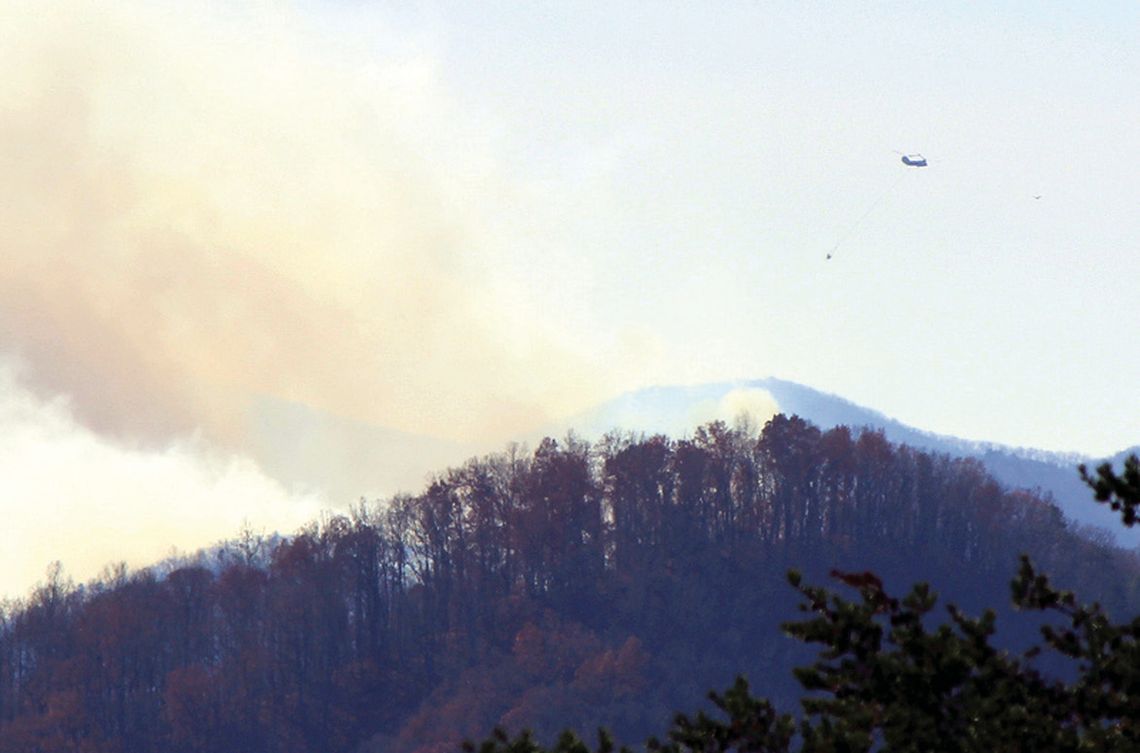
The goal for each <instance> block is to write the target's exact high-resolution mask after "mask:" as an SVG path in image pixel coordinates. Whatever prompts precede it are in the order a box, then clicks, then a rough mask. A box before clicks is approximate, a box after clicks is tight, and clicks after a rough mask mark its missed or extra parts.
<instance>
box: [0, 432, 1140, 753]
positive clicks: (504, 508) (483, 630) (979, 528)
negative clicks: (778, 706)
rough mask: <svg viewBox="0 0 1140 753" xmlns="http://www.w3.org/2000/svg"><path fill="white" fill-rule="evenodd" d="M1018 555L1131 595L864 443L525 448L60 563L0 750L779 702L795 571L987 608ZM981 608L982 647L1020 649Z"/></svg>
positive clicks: (1024, 515) (1106, 599)
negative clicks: (991, 633) (97, 557)
mask: <svg viewBox="0 0 1140 753" xmlns="http://www.w3.org/2000/svg"><path fill="white" fill-rule="evenodd" d="M1022 552H1028V553H1029V554H1031V555H1032V557H1033V558H1034V561H1035V562H1036V563H1038V564H1039V565H1040V566H1041V567H1042V569H1044V570H1047V571H1048V572H1051V573H1053V574H1054V575H1055V579H1056V580H1057V582H1058V583H1059V584H1061V585H1063V586H1065V587H1068V588H1074V589H1076V590H1078V591H1079V592H1080V593H1081V594H1082V595H1084V596H1085V597H1086V598H1097V599H1099V600H1100V601H1101V603H1103V604H1105V605H1106V606H1107V607H1108V608H1109V610H1110V611H1114V610H1116V611H1133V612H1134V611H1135V609H1136V605H1137V604H1138V603H1140V598H1138V573H1140V567H1138V565H1137V561H1136V557H1135V556H1134V554H1131V553H1127V552H1123V551H1121V550H1118V549H1114V548H1112V547H1111V546H1109V545H1108V544H1107V542H1106V539H1104V538H1101V539H1098V538H1097V537H1095V536H1093V537H1089V536H1087V535H1083V534H1082V533H1081V532H1076V531H1073V530H1071V529H1070V528H1068V527H1067V526H1066V524H1065V522H1064V520H1063V519H1062V517H1061V515H1060V513H1059V512H1058V511H1057V509H1056V508H1055V507H1054V506H1052V505H1051V504H1050V503H1049V502H1048V500H1044V499H1041V498H1040V497H1039V496H1038V495H1036V494H1034V493H1032V492H1028V491H1017V490H1007V489H1003V488H1002V487H1001V486H1000V485H999V484H997V483H996V482H995V481H994V480H993V479H992V478H991V477H990V476H988V475H987V474H986V472H985V470H984V468H983V467H982V466H981V465H980V464H978V463H977V462H976V461H971V460H962V459H953V458H950V457H948V456H941V455H931V454H927V453H923V452H919V451H916V450H914V449H911V448H908V447H906V446H894V445H891V444H890V443H888V442H887V441H886V440H885V439H884V437H883V436H882V435H881V434H879V433H876V432H873V431H852V430H850V429H848V428H844V427H840V428H836V429H832V430H830V431H826V432H821V431H820V430H819V429H818V428H816V427H814V426H812V425H811V424H809V423H807V422H805V421H803V420H802V419H800V418H798V417H794V416H793V417H787V416H783V415H778V416H776V417H774V418H773V419H772V420H771V421H769V422H768V423H767V424H766V425H765V427H764V428H763V430H762V431H761V432H759V434H758V435H757V433H756V432H755V431H753V430H750V429H749V427H747V426H740V427H736V428H730V427H728V426H726V425H724V424H722V423H713V424H710V425H708V426H705V427H702V428H701V429H699V430H698V431H697V432H696V433H695V435H694V436H692V437H691V438H687V439H681V440H674V439H669V438H666V437H662V436H653V437H641V436H636V437H635V436H623V435H616V434H615V435H611V436H608V437H606V438H604V439H603V440H602V441H600V442H597V443H594V444H590V443H587V442H584V441H580V440H577V439H574V438H573V437H570V438H567V439H566V440H563V441H555V440H552V439H546V440H543V441H542V442H541V443H540V444H539V446H538V447H537V448H536V449H535V450H534V451H533V452H528V451H524V450H522V449H520V448H517V447H515V448H511V449H510V450H508V451H506V452H504V453H501V454H497V455H492V456H488V457H484V458H480V459H473V460H471V461H469V462H468V463H467V464H466V465H464V466H463V467H460V468H454V469H451V470H448V471H446V472H445V473H442V474H440V475H439V476H438V477H437V478H435V479H434V480H432V481H431V482H430V483H429V484H428V486H427V488H426V489H425V490H424V491H423V492H422V493H420V494H418V495H415V496H398V497H395V498H392V499H389V500H384V501H382V502H377V503H372V504H366V503H363V502H362V503H361V504H360V505H359V506H358V507H356V508H354V509H353V510H352V512H351V514H349V515H345V516H340V515H338V516H327V517H325V518H324V519H322V520H321V521H317V522H314V523H312V524H311V525H310V526H308V527H307V528H306V529H304V530H302V531H300V532H298V533H297V534H296V535H293V536H291V537H288V538H281V539H265V538H263V537H259V536H254V535H252V534H249V533H247V534H246V535H244V536H243V537H241V538H240V539H238V540H236V541H233V542H230V543H228V544H227V545H225V546H224V547H222V548H221V549H219V550H217V551H216V552H214V553H213V554H211V555H209V556H207V555H202V556H200V557H199V558H198V559H197V560H195V561H187V562H183V563H176V564H175V565H171V566H168V567H165V568H154V569H150V570H144V571H140V572H136V573H128V572H127V571H126V570H125V569H123V568H119V569H117V570H113V571H110V572H109V574H108V576H107V577H106V578H104V579H102V580H100V581H98V582H95V583H92V584H89V585H87V586H81V587H74V586H72V585H71V584H70V582H69V581H68V580H67V578H66V577H65V576H64V574H63V573H62V572H61V571H60V570H59V569H58V568H55V569H53V570H52V571H50V572H49V577H48V578H47V580H46V582H45V583H44V584H42V585H41V586H39V587H38V588H37V589H36V590H35V591H34V592H33V593H32V595H31V596H30V597H29V598H28V599H26V600H24V601H22V602H19V603H16V604H11V605H9V606H8V607H7V608H6V609H5V610H4V613H3V615H2V617H3V621H2V624H0V753H9V752H11V753H16V752H19V753H32V752H36V751H38V752H42V753H55V752H56V751H77V752H83V753H88V752H91V753H94V752H100V753H102V752H108V753H150V752H152V751H153V752H155V753H157V752H158V751H162V752H163V753H207V752H214V751H217V752H219V753H221V752H223V751H227V752H228V751H243V752H245V753H262V752H264V753H294V752H296V753H302V752H308V751H312V752H313V753H316V752H318V751H320V752H322V753H323V752H325V751H328V752H331V753H336V752H339V751H361V752H363V751H369V752H372V751H390V752H391V753H411V752H412V751H445V750H448V751H452V750H458V745H459V742H460V741H461V740H462V739H464V738H479V737H483V736H485V735H486V734H487V733H488V732H489V731H490V730H491V729H492V728H493V727H494V726H496V725H502V726H504V727H506V728H507V729H510V730H514V731H518V730H521V729H523V728H531V729H534V730H535V731H536V732H537V733H538V735H539V737H540V739H543V738H545V739H549V738H551V737H552V736H553V735H554V734H555V733H557V732H558V731H559V730H561V729H563V728H565V727H573V728H576V729H580V730H589V729H591V728H596V727H598V726H605V727H607V728H609V729H611V730H613V731H614V732H615V733H616V734H617V735H618V737H619V739H624V740H627V741H636V740H640V739H644V737H645V736H646V735H647V734H649V733H651V732H654V731H656V730H659V729H660V728H662V727H663V726H664V725H665V723H666V722H667V721H668V719H669V718H670V716H671V714H672V711H673V710H674V709H677V708H691V707H692V706H693V705H694V703H696V702H697V701H698V700H699V699H700V698H702V697H703V696H704V694H705V692H706V691H707V690H708V689H710V688H718V687H725V686H726V685H727V684H728V682H729V681H730V680H731V678H732V677H734V676H735V675H737V674H739V673H743V674H746V675H747V676H748V677H749V678H750V679H751V680H752V683H753V687H754V688H756V689H757V690H758V691H760V692H763V693H764V694H765V695H767V696H769V697H771V698H773V699H776V700H781V699H786V700H789V701H791V700H794V699H795V698H797V697H798V696H799V692H800V691H799V690H798V688H797V686H795V685H794V680H793V679H792V677H791V672H790V668H791V667H792V666H794V665H796V664H797V663H802V660H803V659H804V658H805V657H806V654H805V653H804V651H805V649H804V648H803V647H802V646H798V645H797V644H795V643H794V642H791V641H789V640H787V639H786V638H784V637H783V636H782V635H781V634H780V631H779V628H778V626H779V624H780V623H781V622H784V621H786V620H788V619H790V618H794V617H795V613H794V612H793V611H792V606H791V605H792V604H793V603H794V601H795V598H794V596H795V594H794V593H793V592H791V589H789V588H788V586H787V584H786V581H785V577H784V574H785V572H786V570H787V569H788V568H792V567H794V568H798V569H800V570H802V571H803V572H805V574H807V575H808V576H809V577H812V576H815V577H823V575H824V574H825V573H826V572H828V571H829V570H830V569H831V568H841V569H847V570H852V569H859V570H863V569H871V570H874V571H875V572H877V573H878V574H879V575H880V576H881V577H882V578H883V580H884V581H886V582H887V583H888V584H890V583H898V584H909V583H911V582H912V581H914V580H920V579H921V580H927V581H930V582H931V583H932V584H934V586H935V589H936V590H938V591H939V592H940V593H941V594H942V595H943V597H944V599H947V600H949V601H954V602H957V603H958V604H959V605H961V606H963V607H964V608H966V609H974V610H975V611H980V608H981V607H982V606H983V605H989V604H1004V603H1007V602H1008V594H1009V591H1008V588H1009V586H1008V574H1009V572H1011V570H1012V569H1013V568H1014V567H1015V566H1016V563H1017V557H1018V555H1019V554H1020V553H1022ZM1106 576H1107V577H1106ZM1007 617H1009V619H1007ZM1002 619H1003V621H1002V622H1001V623H999V624H1001V626H1002V629H1001V632H1000V633H999V636H998V640H999V643H1000V642H1003V641H1004V642H1005V643H1006V644H1007V645H1016V644H1018V643H1019V642H1027V641H1028V640H1030V639H1032V638H1035V637H1036V634H1035V625H1034V624H1033V623H1032V622H1031V621H1029V620H1025V619H1022V620H1018V619H1016V618H1014V617H1013V616H1012V615H1008V616H1007V615H1003V618H1002Z"/></svg>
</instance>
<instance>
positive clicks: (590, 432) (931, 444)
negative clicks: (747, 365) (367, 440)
mask: <svg viewBox="0 0 1140 753" xmlns="http://www.w3.org/2000/svg"><path fill="white" fill-rule="evenodd" d="M761 393H767V395H768V396H769V397H770V399H771V405H770V406H767V407H768V408H769V409H770V413H769V415H767V416H756V415H752V420H753V421H754V422H756V423H760V424H761V425H762V424H763V422H764V421H766V420H767V419H768V418H769V417H770V415H772V414H774V413H776V412H780V413H785V414H787V415H798V416H800V417H801V418H804V419H806V420H808V421H810V422H811V423H814V424H816V425H817V426H819V427H820V428H821V429H825V430H826V429H830V428H832V427H835V426H840V425H845V426H849V427H851V428H852V429H866V428H870V429H871V430H873V431H882V432H883V434H884V436H885V437H886V438H887V439H888V440H889V441H891V442H893V443H896V444H905V445H909V446H911V447H915V448H917V449H922V450H926V451H930V452H938V453H944V454H947V455H951V456H954V457H970V458H975V459H977V460H978V461H980V462H981V463H983V464H984V465H985V467H986V468H987V469H988V470H989V471H990V472H991V473H993V475H994V476H995V477H996V478H997V479H998V480H999V481H1001V482H1002V483H1003V484H1005V485H1007V486H1008V487H1010V488H1026V489H1039V490H1041V491H1042V492H1045V493H1047V494H1048V495H1049V496H1050V497H1051V498H1052V500H1053V501H1054V502H1055V503H1056V504H1057V506H1058V507H1059V508H1060V509H1061V511H1062V512H1063V513H1064V514H1065V517H1066V518H1067V519H1068V520H1070V521H1072V522H1075V523H1077V524H1079V525H1081V526H1088V527H1092V528H1095V529H1097V530H1098V534H1100V535H1108V536H1110V537H1111V538H1112V540H1114V541H1115V542H1116V543H1117V544H1118V545H1120V546H1124V547H1126V548H1134V547H1137V546H1140V531H1137V530H1133V529H1125V528H1123V527H1121V526H1120V525H1119V524H1118V523H1117V522H1116V516H1115V513H1113V512H1112V511H1111V510H1109V509H1108V508H1107V507H1104V506H1101V505H1090V504H1089V503H1088V495H1089V490H1088V487H1086V486H1085V485H1084V483H1082V482H1081V480H1080V478H1079V476H1078V475H1077V472H1076V468H1077V466H1078V465H1080V464H1085V465H1088V466H1090V467H1095V466H1096V465H1098V464H1100V463H1101V462H1106V461H1107V462H1116V463H1119V462H1121V461H1122V460H1123V459H1124V458H1125V457H1127V456H1128V455H1129V454H1132V453H1136V452H1140V445H1137V446H1134V447H1131V448H1125V449H1123V450H1121V451H1120V452H1118V453H1116V454H1115V455H1112V456H1109V457H1103V458H1101V457H1095V456H1092V455H1085V454H1081V453H1077V452H1056V451H1052V450H1042V449H1038V448H1028V447H1013V446H1009V445H1004V444H1001V443H998V442H988V441H979V440H969V439H962V438H960V437H954V436H950V435H945V434H938V433H935V432H931V431H926V430H923V429H918V428H916V427H913V426H910V425H908V424H905V423H903V422H902V421H899V420H897V419H894V418H891V417H890V416H888V415H886V414H885V413H882V412H881V411H878V410H875V409H873V408H867V407H864V406H861V405H859V404H857V403H855V402H853V401H851V400H848V399H846V398H844V397H841V396H839V395H835V394H831V393H827V392H823V391H821V390H817V389H815V388H813V387H808V386H806V385H803V384H799V383H797V382H792V381H788V380H785V379H780V378H777V377H772V376H769V377H764V378H759V379H748V380H738V381H724V382H708V383H702V384H696V385H656V386H652V387H645V388H642V389H638V390H632V391H629V392H626V393H624V394H622V395H619V396H618V397H616V398H613V399H611V400H608V401H605V402H603V403H600V404H599V405H597V406H595V407H594V408H591V409H589V410H587V411H584V412H582V413H579V414H578V415H576V416H574V417H572V418H570V419H568V420H566V421H563V422H560V424H559V425H558V427H557V429H555V430H554V431H551V432H548V433H551V434H559V433H565V432H566V431H573V432H574V433H576V434H579V435H582V436H583V437H584V438H587V439H590V438H597V437H599V436H601V435H603V434H605V433H606V432H609V431H613V430H615V429H616V430H620V431H634V432H645V433H647V434H654V433H662V434H666V435H669V436H681V435H684V434H687V433H691V432H692V431H693V430H694V429H696V427H697V426H699V425H701V424H703V423H707V422H708V421H712V420H723V421H726V422H731V421H733V420H735V419H736V418H737V416H738V413H736V412H734V408H735V407H747V406H748V405H749V403H750V402H751V403H753V404H756V405H758V406H763V404H764V399H763V394H761ZM734 396H735V399H734ZM744 412H747V411H744Z"/></svg>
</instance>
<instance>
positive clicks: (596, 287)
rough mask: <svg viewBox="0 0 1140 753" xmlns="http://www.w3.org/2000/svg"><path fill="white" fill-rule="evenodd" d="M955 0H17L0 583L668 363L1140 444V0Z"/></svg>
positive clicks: (109, 556) (533, 419) (281, 494)
mask: <svg viewBox="0 0 1140 753" xmlns="http://www.w3.org/2000/svg"><path fill="white" fill-rule="evenodd" d="M941 5H943V4H937V3H930V4H918V3H877V4H870V3H803V2H794V3H791V2H790V3H768V2H755V3H743V2H741V3H687V4H681V3H645V4H639V3H591V4H576V3H567V2H558V3H549V4H539V3H512V4H490V3H476V4H472V3H455V4H447V3H439V4H429V5H419V6H416V7H415V8H414V9H410V10H409V7H410V6H409V5H407V4H383V5H382V4H378V3H364V2H360V3H356V2H345V1H343V0H341V1H339V2H336V1H334V0H307V1H306V2H301V3H288V2H269V1H267V0H262V1H254V0H250V1H249V2H230V3H215V4H203V3H189V4H188V3H174V2H162V1H158V2H155V1H151V2H142V1H141V0H139V1H137V2H136V1H135V0H121V1H120V2H115V3H98V2H81V1H80V0H48V1H45V2H39V3H34V4H29V3H26V2H22V1H20V0H0V70H3V71H4V74H3V76H0V505H2V506H3V513H4V516H5V519H6V521H7V522H6V525H5V527H4V528H3V529H2V530H3V532H4V533H3V536H4V537H5V540H4V541H3V542H2V543H3V546H2V547H0V558H2V560H0V573H3V575H2V576H0V593H3V592H22V591H23V590H24V589H25V588H27V586H29V585H31V584H32V583H33V582H34V581H35V579H36V578H37V577H39V576H40V575H41V574H42V572H43V568H44V566H45V565H46V564H47V563H48V562H49V561H51V560H52V559H57V558H58V559H61V560H63V562H64V565H65V567H67V568H68V569H69V570H70V571H72V572H74V573H75V574H76V576H77V577H79V578H81V579H85V578H87V577H90V575H92V574H93V573H95V572H96V571H97V570H98V568H99V567H100V566H102V565H103V564H104V563H106V562H108V561H111V560H117V559H127V560H129V561H131V562H134V563H136V564H141V563H145V562H146V561H149V560H150V559H153V558H154V557H158V556H162V555H164V554H165V553H167V552H169V551H170V549H171V547H173V546H177V547H180V548H183V549H186V548H193V547H196V546H199V545H201V544H204V543H209V542H210V541H213V540H216V539H218V538H221V537H224V536H229V535H232V534H233V533H234V532H235V531H236V528H237V526H239V525H240V524H241V521H242V520H249V521H250V522H251V524H252V525H253V526H254V527H257V528H265V529H267V530H272V529H275V528H282V529H285V530H290V529H291V528H293V527H295V526H296V525H297V524H299V523H300V522H303V521H304V520H306V519H308V518H309V517H311V516H312V515H314V514H315V512H316V511H317V510H318V509H319V508H320V507H321V506H332V507H337V508H343V507H344V506H345V505H346V504H347V503H348V502H349V501H351V499H353V498H354V497H353V495H354V494H369V495H371V494H378V493H385V492H390V491H392V490H393V488H391V487H393V486H394V485H401V486H404V487H405V488H407V487H408V485H413V486H414V484H415V482H416V480H417V479H418V478H420V477H421V476H422V473H423V472H424V469H421V468H415V469H409V466H410V465H412V464H413V463H412V461H411V460H407V461H406V462H404V461H403V460H401V463H400V464H399V465H400V467H401V468H402V469H403V475H401V474H400V473H397V472H396V471H391V472H389V470H383V471H382V470H377V469H378V468H380V467H381V466H384V460H383V459H376V458H377V457H379V456H380V455H384V456H385V457H387V458H389V460H390V458H395V457H399V454H398V451H397V450H394V449H393V450H392V451H391V453H387V451H386V450H385V448H389V449H391V448H394V447H396V446H397V445H396V444H393V442H396V439H393V438H397V439H398V438H400V437H402V436H405V434H401V433H406V434H411V435H415V442H418V443H421V444H422V446H424V447H427V446H431V447H444V448H447V449H446V450H441V451H440V452H441V453H442V454H439V455H438V457H443V456H446V454H447V452H448V451H450V452H453V453H461V452H466V451H468V450H469V449H470V448H474V447H482V448H492V447H498V446H501V444H502V443H503V442H505V441H507V440H508V439H510V438H511V437H514V436H519V435H520V434H523V433H525V432H527V431H528V430H532V429H533V428H534V427H537V426H542V425H546V424H548V423H550V422H551V421H554V420H557V419H559V418H562V417H565V416H567V415H572V414H574V413H576V412H578V411H580V410H583V409H585V408H586V407H588V406H590V405H592V404H594V403H596V402H598V401H601V400H604V399H606V398H609V397H612V396H615V395H616V394H618V393H619V392H621V391H624V390H628V389H635V388H638V387H642V386H647V385H653V384H674V383H690V382H698V381H705V380H708V381H714V380H715V381H724V380H732V379H745V378H752V377H761V376H767V375H774V376H779V377H783V378H786V379H791V380H795V381H799V382H802V383H805V384H807V385H810V386H812V387H816V388H818V389H822V390H825V391H828V392H834V393H837V394H839V395H842V396H843V397H846V398H848V399H850V400H853V401H855V402H857V403H860V404H863V405H866V406H868V407H871V408H874V409H877V410H880V411H882V412H884V413H886V414H888V415H890V416H892V417H895V418H898V419H900V420H902V421H904V422H907V423H909V424H912V425H914V426H917V427H919V428H923V429H927V430H930V431H936V432H940V433H947V434H954V435H958V436H961V437H966V438H971V439H983V440H991V441H996V442H1004V443H1009V444H1015V445H1025V446H1033V447H1040V448H1045V449H1056V450H1076V451H1081V452H1087V453H1093V454H1097V453H1102V454H1103V453H1111V452H1115V451H1117V450H1120V449H1122V448H1124V447H1126V446H1130V445H1134V444H1136V443H1137V442H1140V391H1138V390H1137V386H1138V384H1140V348H1138V347H1137V346H1136V343H1135V337H1136V332H1137V329H1138V325H1140V295H1137V283H1138V280H1140V278H1138V276H1137V273H1136V269H1137V261H1138V258H1140V176H1138V173H1137V170H1136V168H1137V165H1140V131H1138V129H1137V127H1136V126H1137V124H1138V123H1140V100H1138V99H1137V97H1136V96H1135V90H1136V82H1137V81H1140V51H1138V46H1137V44H1136V39H1137V38H1140V37H1138V34H1140V6H1137V5H1136V3H1134V2H1120V3H1086V4H1082V5H1081V6H1080V7H1079V8H1078V7H1075V6H1073V7H1070V8H1067V7H1064V6H1061V5H1059V4H1058V5H1052V4H1047V3H990V4H986V5H985V6H978V5H976V4H969V5H968V6H966V5H965V4H963V7H960V8H951V9H945V8H941V7H939V6H941ZM207 6H212V7H207ZM388 6H392V7H388ZM394 7H396V8H399V10H395V9H393V8H394ZM897 152H921V153H922V154H924V155H926V157H927V158H928V159H929V161H930V167H928V168H926V169H921V170H918V169H908V168H906V167H904V166H903V165H902V164H901V163H900V162H899V156H898V154H897ZM1038 197H1039V198H1038ZM829 252H832V253H833V258H832V259H830V260H827V259H826V255H827V253H829ZM433 442H434V444H432V443H433ZM421 444H416V445H415V446H416V447H419V446H421ZM399 446H401V447H405V448H406V447H409V446H412V445H410V444H408V443H407V442H405V443H404V444H402V445H399ZM362 448H365V449H368V450H371V449H372V448H375V453H376V454H375V456H370V453H369V452H365V451H364V450H363V449H362ZM425 453H426V450H425ZM425 456H426V455H425ZM436 457H437V456H436V455H433V456H432V462H433V463H434V462H436ZM458 457H462V455H461V454H459V455H457V458H458ZM392 462H394V461H390V462H389V466H392ZM430 467H435V466H434V465H431V466H426V468H430ZM328 479H340V480H341V483H340V484H339V485H336V484H334V483H333V481H328ZM357 485H359V486H361V487H364V488H360V489H359V491H356V489H355V487H356V486H357Z"/></svg>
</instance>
